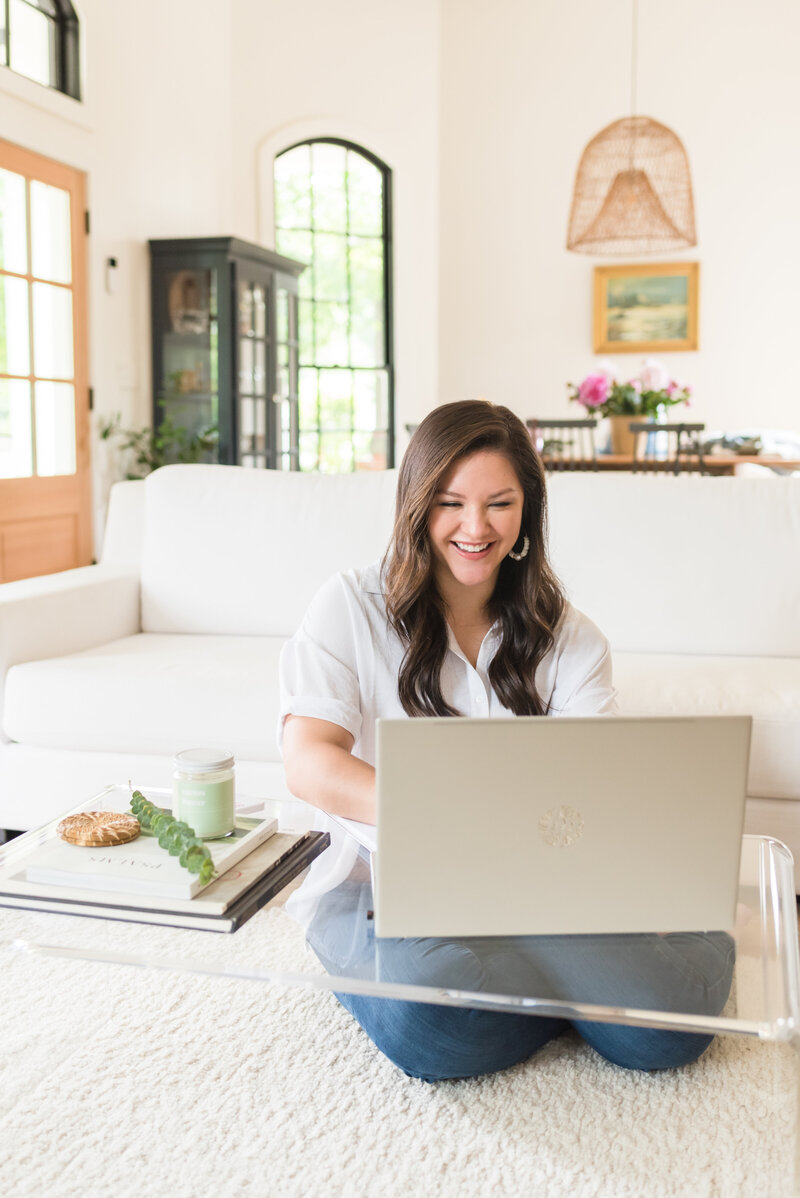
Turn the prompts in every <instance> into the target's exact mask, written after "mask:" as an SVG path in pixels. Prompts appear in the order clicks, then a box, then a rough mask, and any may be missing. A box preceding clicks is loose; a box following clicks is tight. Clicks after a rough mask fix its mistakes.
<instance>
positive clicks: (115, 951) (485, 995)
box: [0, 790, 800, 1194]
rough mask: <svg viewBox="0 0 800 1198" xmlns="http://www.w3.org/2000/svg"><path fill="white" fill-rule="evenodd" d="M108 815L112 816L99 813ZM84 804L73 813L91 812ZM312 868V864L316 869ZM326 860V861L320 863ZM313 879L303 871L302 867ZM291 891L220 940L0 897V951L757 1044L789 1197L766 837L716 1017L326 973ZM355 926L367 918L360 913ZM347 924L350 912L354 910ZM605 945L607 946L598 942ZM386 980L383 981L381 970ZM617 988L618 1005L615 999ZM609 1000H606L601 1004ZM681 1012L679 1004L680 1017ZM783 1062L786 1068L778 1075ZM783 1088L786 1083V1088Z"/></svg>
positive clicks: (786, 944) (754, 843)
mask: <svg viewBox="0 0 800 1198" xmlns="http://www.w3.org/2000/svg"><path fill="white" fill-rule="evenodd" d="M147 793H148V795H149V797H152V799H153V801H154V802H156V803H161V805H164V806H166V805H168V796H166V795H165V794H164V792H159V791H155V790H149V791H147ZM108 805H109V806H110V807H112V806H113V807H115V808H116V809H119V804H118V798H117V802H116V804H114V803H112V802H110V803H109V804H108ZM97 806H98V803H97V801H96V799H94V800H91V801H89V802H87V803H86V804H84V805H83V808H84V809H96V808H97ZM263 809H264V810H265V811H266V812H267V813H268V814H270V815H273V816H274V817H275V818H277V819H278V821H279V829H280V830H281V831H304V830H307V829H308V828H310V827H312V826H314V827H320V826H323V825H325V826H328V827H329V828H330V829H331V831H332V835H333V836H334V837H335V838H337V846H338V847H337V859H338V860H340V861H341V860H344V862H345V864H344V866H341V865H340V867H339V869H338V871H337V876H336V878H334V879H332V880H331V884H333V883H334V882H335V883H336V884H337V885H338V886H339V887H341V886H344V887H345V889H346V888H347V886H351V887H352V889H353V893H358V894H360V895H361V899H360V900H359V901H360V902H362V904H363V894H364V887H365V885H366V884H367V883H368V880H369V876H370V875H369V854H368V852H367V850H366V849H365V847H364V845H363V844H362V843H361V842H360V840H359V839H358V838H357V837H356V836H353V835H352V834H351V833H350V832H349V830H348V829H347V828H346V827H343V826H342V825H341V824H339V823H338V822H337V821H327V817H324V816H321V815H320V813H317V812H315V811H314V810H313V809H312V808H310V807H308V806H307V805H306V804H303V803H300V802H295V801H271V800H270V801H266V802H265V803H264V804H263ZM56 822H57V821H53V823H52V824H50V825H46V826H45V827H44V828H41V829H37V830H35V831H32V832H29V833H26V834H25V836H24V837H20V838H18V839H17V840H15V841H12V842H11V843H10V844H8V845H6V846H4V847H3V848H2V849H0V869H2V868H3V867H4V866H5V865H7V864H9V863H10V862H12V861H13V859H14V858H15V857H17V856H20V855H21V854H22V853H23V851H24V850H25V848H26V845H28V844H30V843H32V842H33V840H34V839H37V840H39V841H42V840H45V839H47V838H48V837H51V836H53V835H55V824H56ZM324 857H325V855H324V854H323V856H322V857H321V858H320V859H319V862H318V863H317V868H318V870H320V871H321V870H323V868H324V865H323V863H324ZM332 859H333V858H332ZM312 868H315V867H312ZM303 886H307V882H304V883H302V884H301V887H300V889H299V890H297V889H295V891H294V893H293V895H292V899H291V901H290V902H289V911H287V909H286V893H283V894H280V895H278V896H276V898H275V899H273V900H272V901H271V902H270V903H268V904H267V905H266V906H265V907H264V908H263V909H262V910H260V911H259V912H258V913H257V914H256V915H255V916H254V917H253V918H252V919H250V920H249V921H248V922H247V923H246V924H245V925H244V926H243V927H241V928H240V929H239V931H237V932H236V933H234V934H232V935H222V934H211V933H208V932H200V931H194V930H186V929H182V928H172V927H159V926H152V925H145V924H137V923H132V922H125V921H116V920H111V919H105V918H92V917H86V916H81V917H75V916H69V915H63V914H53V913H50V912H43V911H24V910H20V909H19V908H17V909H15V910H11V909H8V908H4V907H3V906H2V903H3V899H2V897H0V946H2V945H4V946H5V947H6V948H8V947H11V948H13V949H14V950H15V951H17V952H22V953H26V954H31V955H45V956H48V957H62V958H72V959H80V960H87V961H103V962H108V963H110V964H114V965H134V966H139V967H145V968H149V969H157V970H169V971H180V972H188V973H196V974H205V975H217V976H222V977H226V978H238V979H242V980H243V981H245V980H247V981H249V982H262V983H270V984H273V985H280V986H287V987H303V988H313V989H322V990H330V991H334V992H337V993H348V994H362V995H372V996H375V997H381V998H386V999H398V1000H405V1001H410V1002H425V1003H433V1004H439V1005H445V1006H455V1007H470V1008H480V1009H484V1010H493V1011H506V1012H514V1013H517V1014H525V1015H529V1016H530V1017H531V1018H536V1017H540V1016H550V1017H555V1018H563V1019H567V1020H572V1021H575V1020H581V1021H600V1022H604V1023H617V1024H625V1025H630V1026H643V1027H657V1028H666V1029H673V1030H681V1031H687V1032H700V1033H707V1034H712V1035H722V1036H739V1037H748V1038H750V1040H751V1041H754V1042H758V1041H760V1042H763V1043H764V1045H765V1049H768V1048H769V1046H772V1048H773V1050H774V1049H776V1048H778V1049H780V1065H779V1068H778V1057H777V1056H776V1057H775V1060H776V1070H778V1071H777V1072H776V1073H775V1080H774V1085H773V1089H772V1093H771V1095H770V1096H769V1102H770V1103H771V1104H772V1105H771V1111H772V1113H773V1114H774V1117H775V1118H776V1119H778V1120H780V1122H781V1125H782V1127H783V1129H784V1131H785V1135H783V1133H782V1135H783V1139H784V1140H785V1145H786V1160H785V1169H782V1170H781V1176H780V1178H776V1185H775V1188H774V1192H775V1193H776V1194H780V1193H787V1194H789V1193H800V1169H798V1166H797V1161H796V1156H797V1150H798V1145H799V1144H800V1138H799V1137H798V1134H797V1118H798V1095H797V1081H798V1078H800V1069H798V1065H800V1057H798V1055H797V1049H798V1045H800V951H799V949H798V927H797V907H796V898H795V892H794V875H793V862H792V857H791V853H790V852H789V850H788V849H787V848H786V846H785V845H783V844H782V843H781V842H779V841H777V840H774V839H771V838H769V837H761V836H745V837H744V839H743V846H742V855H741V868H740V882H739V901H738V911H737V920H736V926H735V929H734V930H733V935H734V940H735V946H736V964H735V969H734V980H733V986H732V990H731V994H730V997H729V999H728V1001H727V1003H726V1005H725V1007H724V1009H723V1010H722V1011H721V1013H720V1014H718V1015H709V1014H708V1013H706V1012H704V1011H702V1010H701V1009H699V1008H695V1009H679V1010H675V1009H672V1010H662V1009H658V1008H657V1006H655V1005H652V1006H648V1007H646V1008H644V1007H633V1006H630V1005H627V1004H626V1003H625V1002H624V1001H618V1002H617V1001H608V995H607V996H606V1001H604V1002H602V1003H598V1002H596V1001H592V995H591V994H590V993H588V992H586V993H581V992H579V991H576V990H575V988H574V986H573V987H571V988H567V987H566V986H565V988H564V989H563V990H560V991H559V989H558V988H557V987H556V988H555V989H553V987H552V986H551V987H550V989H549V991H548V992H547V993H544V992H539V993H535V992H532V993H529V992H526V991H525V990H524V988H521V987H520V984H519V982H518V981H516V982H515V981H513V979H512V978H511V977H510V976H509V978H508V980H507V984H503V975H502V973H501V974H500V975H499V976H498V975H495V976H494V978H493V984H492V986H491V988H490V989H481V990H477V989H468V988H463V987H458V986H454V985H453V984H452V979H451V978H450V977H449V976H447V974H446V972H444V971H443V972H442V974H441V975H440V976H439V975H437V973H436V969H435V967H434V968H433V969H432V970H431V969H428V971H427V974H426V976H425V978H424V981H417V980H398V978H397V977H396V976H394V977H387V972H386V970H385V966H384V965H383V964H382V955H381V944H380V942H378V950H377V951H376V952H374V953H372V954H371V955H369V954H368V955H367V956H366V957H365V956H364V954H356V956H355V957H354V958H353V961H352V963H351V964H347V965H346V966H345V967H344V968H342V969H341V970H340V971H339V972H338V973H336V974H329V973H327V972H326V971H325V969H324V968H323V967H322V965H321V964H320V962H319V960H318V959H317V957H316V956H315V955H314V953H313V952H312V951H311V950H310V948H309V947H308V945H307V943H306V932H305V928H304V927H303V925H302V923H301V922H298V920H297V919H296V918H295V917H293V916H292V914H291V913H290V912H291V910H292V908H293V907H294V908H295V909H297V910H299V911H300V912H302V905H303V904H302V898H303V889H302V887H303ZM363 916H364V918H366V919H368V918H369V914H368V913H367V912H363ZM354 917H355V906H354ZM609 939H613V938H609ZM389 973H390V974H391V971H389ZM622 993H623V991H622V989H621V990H620V996H622ZM611 998H612V999H613V998H614V995H613V994H612V995H611ZM691 1005H692V1004H687V1007H691ZM787 1054H788V1059H789V1060H790V1062H791V1063H790V1065H789V1066H788V1070H787ZM787 1078H789V1079H791V1080H790V1083H788V1084H787Z"/></svg>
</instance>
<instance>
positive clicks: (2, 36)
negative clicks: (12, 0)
mask: <svg viewBox="0 0 800 1198" xmlns="http://www.w3.org/2000/svg"><path fill="white" fill-rule="evenodd" d="M7 63H8V35H7V34H6V6H5V4H3V5H0V66H6V65H7Z"/></svg>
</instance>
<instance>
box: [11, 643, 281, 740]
mask: <svg viewBox="0 0 800 1198" xmlns="http://www.w3.org/2000/svg"><path fill="white" fill-rule="evenodd" d="M282 646H283V640H282V639H281V638H278V637H237V636H231V637H227V636H226V637H220V636H172V635H168V634H157V633H140V634H139V635H138V636H130V637H125V638H124V639H123V640H117V641H111V642H110V643H109V644H106V645H103V646H101V647H100V648H98V649H89V650H86V651H85V652H82V653H72V654H69V655H67V656H65V657H58V658H51V659H49V660H44V661H33V662H28V663H26V664H25V665H18V666H14V668H13V669H11V670H10V671H9V674H8V681H7V686H6V707H5V718H4V726H5V731H6V733H7V735H8V736H10V737H11V739H12V740H15V741H20V742H23V743H27V744H29V745H38V746H45V747H48V748H54V749H59V748H60V749H79V750H94V751H99V752H134V753H145V754H146V753H151V754H152V753H167V754H173V753H176V752H178V751H179V750H181V749H188V748H192V747H193V746H197V745H210V746H212V747H214V746H220V747H222V748H224V749H231V750H232V751H233V752H234V753H235V754H236V756H237V757H243V758H248V759H250V760H252V761H279V760H280V754H279V753H278V749H277V744H276V739H275V737H276V728H277V722H278V656H279V654H280V651H281V648H282Z"/></svg>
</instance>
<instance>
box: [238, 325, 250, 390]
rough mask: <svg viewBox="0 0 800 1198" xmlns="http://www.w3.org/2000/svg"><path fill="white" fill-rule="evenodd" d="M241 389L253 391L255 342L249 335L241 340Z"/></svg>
mask: <svg viewBox="0 0 800 1198" xmlns="http://www.w3.org/2000/svg"><path fill="white" fill-rule="evenodd" d="M239 389H240V390H241V391H243V392H245V393H246V394H247V395H252V393H253V342H252V341H250V340H249V338H247V337H242V338H241V339H240V341H239Z"/></svg>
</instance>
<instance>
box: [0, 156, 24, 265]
mask: <svg viewBox="0 0 800 1198" xmlns="http://www.w3.org/2000/svg"><path fill="white" fill-rule="evenodd" d="M27 227H28V226H27V219H26V216H25V177H24V175H15V174H14V173H13V171H5V170H0V270H12V271H14V272H15V273H16V274H25V273H26V271H27V269H28V235H27Z"/></svg>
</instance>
